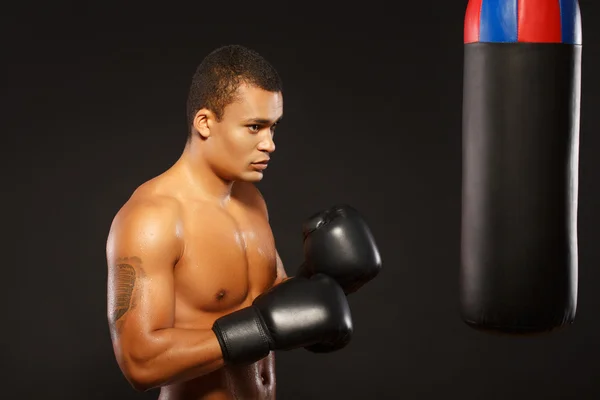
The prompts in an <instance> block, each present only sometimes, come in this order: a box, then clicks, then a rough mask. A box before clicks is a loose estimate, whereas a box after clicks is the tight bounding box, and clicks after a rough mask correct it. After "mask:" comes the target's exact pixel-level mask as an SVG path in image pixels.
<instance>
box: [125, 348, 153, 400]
mask: <svg viewBox="0 0 600 400" xmlns="http://www.w3.org/2000/svg"><path fill="white" fill-rule="evenodd" d="M118 353H119V354H117V362H118V364H119V367H120V369H121V372H122V373H123V375H124V376H125V379H127V381H128V382H129V384H130V385H131V386H132V387H133V388H134V389H135V390H136V391H138V392H147V391H148V390H151V389H154V388H156V387H159V386H160V383H161V382H159V380H157V379H156V373H154V372H153V371H152V368H151V367H150V364H151V360H152V358H151V357H149V355H148V354H136V353H135V352H132V351H126V350H125V349H121V351H120V352H118Z"/></svg>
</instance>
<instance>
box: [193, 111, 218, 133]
mask: <svg viewBox="0 0 600 400" xmlns="http://www.w3.org/2000/svg"><path fill="white" fill-rule="evenodd" d="M214 119H215V115H214V113H213V112H212V111H210V110H207V109H206V108H202V109H200V110H198V112H196V115H195V116H194V120H193V123H192V125H193V127H194V129H196V131H198V133H199V134H200V136H201V137H202V139H207V138H208V137H209V136H210V128H211V126H212V123H213V121H214Z"/></svg>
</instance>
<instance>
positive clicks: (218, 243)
mask: <svg viewBox="0 0 600 400" xmlns="http://www.w3.org/2000/svg"><path fill="white" fill-rule="evenodd" d="M172 180H176V177H173V178H172V177H161V178H159V179H157V180H156V181H152V182H149V183H148V184H146V185H145V186H143V187H141V188H140V189H138V191H137V192H136V193H135V194H134V196H132V198H131V200H130V201H129V202H128V203H127V204H126V205H125V207H124V208H123V209H122V210H121V212H120V213H119V215H118V216H117V218H116V219H115V222H114V228H113V231H115V232H117V231H118V233H116V235H115V237H113V240H112V242H113V243H114V246H112V248H111V249H110V252H111V253H112V254H111V256H110V259H112V260H115V262H114V263H113V264H112V265H111V268H110V278H109V291H110V292H111V293H113V296H112V297H111V298H112V300H113V301H112V304H111V305H110V307H109V311H110V312H112V316H111V317H112V318H111V322H112V323H113V324H114V329H113V330H112V335H113V340H114V342H115V352H116V353H119V349H120V348H121V349H125V351H127V353H121V354H119V356H120V357H118V359H119V361H120V365H121V367H122V368H124V369H125V370H126V371H127V372H128V373H130V374H131V376H132V377H133V379H134V380H136V381H137V382H136V383H135V386H137V388H138V389H141V390H147V389H149V388H152V387H157V386H163V388H162V389H161V395H160V397H159V399H161V400H166V399H169V400H171V399H238V398H239V399H272V398H275V397H274V393H275V375H274V362H275V361H274V356H273V354H271V355H269V356H268V357H267V358H265V359H263V360H261V361H259V362H257V363H255V364H252V365H250V366H247V367H230V366H225V367H224V368H221V367H223V362H222V359H221V350H220V347H219V344H218V342H217V339H216V337H215V336H214V334H213V332H212V330H211V327H212V324H213V322H214V321H215V320H216V319H217V318H218V317H220V316H222V315H225V314H228V313H231V312H233V311H235V310H238V309H240V308H242V307H247V306H249V305H250V304H251V303H252V300H254V298H255V297H257V296H258V295H259V294H260V293H262V292H264V291H265V290H267V289H269V288H270V287H272V286H273V285H275V284H277V283H279V282H281V281H282V280H283V279H284V278H285V277H286V274H285V271H284V269H283V265H282V263H281V260H280V258H279V256H278V254H277V251H276V249H275V243H274V238H273V235H272V232H271V229H270V227H269V223H268V219H267V214H266V207H265V203H264V201H263V199H262V196H261V195H260V193H259V192H258V190H257V189H256V188H255V187H254V186H253V185H252V184H251V183H237V184H236V185H235V186H234V190H233V191H232V195H231V199H230V200H229V201H228V202H227V204H225V205H220V204H213V203H211V202H210V201H206V200H202V199H191V198H190V199H186V198H178V197H174V196H172V195H170V194H169V193H170V190H169V187H170V186H173V187H176V186H175V184H174V183H172V182H171V181H172ZM119 224H126V226H127V228H126V229H123V230H118V225H119ZM199 360H201V361H200V362H199ZM194 375H202V376H199V377H197V378H193V379H191V380H189V381H185V380H186V379H187V378H189V377H193V376H194ZM230 393H234V395H233V396H232V395H231V394H230Z"/></svg>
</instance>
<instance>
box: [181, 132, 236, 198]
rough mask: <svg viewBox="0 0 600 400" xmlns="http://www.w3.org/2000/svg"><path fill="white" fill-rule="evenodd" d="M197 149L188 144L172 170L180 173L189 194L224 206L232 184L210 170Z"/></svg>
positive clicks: (200, 151)
mask: <svg viewBox="0 0 600 400" xmlns="http://www.w3.org/2000/svg"><path fill="white" fill-rule="evenodd" d="M198 147H199V146H197V145H196V146H195V145H194V144H193V143H188V144H187V145H186V146H185V148H184V150H183V153H182V154H181V157H180V158H179V160H178V161H177V163H176V164H175V165H174V169H176V170H178V171H179V172H180V173H181V176H182V178H183V180H184V182H186V183H187V184H188V185H189V188H188V189H189V192H190V193H191V194H193V195H194V196H198V197H204V198H207V199H211V200H215V201H217V202H218V203H220V204H224V203H225V202H227V201H228V200H229V197H230V195H231V189H232V187H233V182H231V181H226V180H223V179H222V178H220V177H219V176H218V175H217V174H216V173H215V172H214V171H213V170H212V169H211V168H210V166H209V165H208V163H207V162H206V159H205V157H204V156H203V155H202V150H201V149H200V148H198Z"/></svg>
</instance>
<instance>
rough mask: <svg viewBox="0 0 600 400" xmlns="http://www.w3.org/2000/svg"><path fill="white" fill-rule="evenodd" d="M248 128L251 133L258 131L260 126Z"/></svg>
mask: <svg viewBox="0 0 600 400" xmlns="http://www.w3.org/2000/svg"><path fill="white" fill-rule="evenodd" d="M248 128H250V130H251V131H252V132H258V131H259V130H260V126H258V125H249V126H248Z"/></svg>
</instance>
